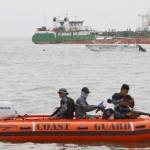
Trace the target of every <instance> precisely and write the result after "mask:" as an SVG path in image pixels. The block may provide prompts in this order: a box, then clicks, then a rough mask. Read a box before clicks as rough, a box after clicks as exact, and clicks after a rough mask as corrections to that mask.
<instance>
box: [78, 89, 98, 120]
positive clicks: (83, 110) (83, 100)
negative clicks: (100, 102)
mask: <svg viewBox="0 0 150 150" xmlns="http://www.w3.org/2000/svg"><path fill="white" fill-rule="evenodd" d="M89 93H90V91H89V89H88V88H87V87H83V88H82V90H81V95H80V97H79V98H78V99H77V100H76V105H75V114H76V118H95V116H93V115H87V112H90V111H93V110H96V109H97V108H98V106H96V105H89V104H88V103H87V97H88V95H89Z"/></svg>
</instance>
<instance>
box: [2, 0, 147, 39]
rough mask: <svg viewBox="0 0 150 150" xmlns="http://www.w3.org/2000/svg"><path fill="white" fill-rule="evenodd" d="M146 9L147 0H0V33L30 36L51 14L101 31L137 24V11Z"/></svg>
mask: <svg viewBox="0 0 150 150" xmlns="http://www.w3.org/2000/svg"><path fill="white" fill-rule="evenodd" d="M148 11H150V0H0V36H1V37H3V36H6V37H8V36H11V37H12V36H28V37H30V36H32V34H33V33H34V31H35V29H36V28H37V27H39V26H42V25H45V24H46V25H47V26H48V25H52V22H51V20H52V18H53V17H54V16H62V17H64V16H65V15H66V13H67V12H68V16H70V17H72V18H74V16H77V18H78V19H81V20H84V21H85V25H89V26H92V27H93V28H96V29H99V30H104V29H109V28H116V29H118V30H121V29H126V28H132V29H135V28H137V27H138V26H139V24H140V21H139V17H138V16H137V15H138V14H143V13H147V12H148Z"/></svg>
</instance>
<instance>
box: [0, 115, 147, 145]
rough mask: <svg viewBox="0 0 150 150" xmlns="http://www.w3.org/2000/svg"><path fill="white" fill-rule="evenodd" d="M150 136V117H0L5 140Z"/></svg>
mask: <svg viewBox="0 0 150 150" xmlns="http://www.w3.org/2000/svg"><path fill="white" fill-rule="evenodd" d="M148 140H150V119H149V118H139V119H130V120H104V119H100V118H99V119H89V120H88V119H80V120H78V119H71V120H65V119H57V120H55V119H48V117H42V116H37V117H35V116H34V117H31V116H30V117H25V118H23V119H22V118H21V119H20V118H19V119H18V118H16V119H14V120H1V121H0V141H5V142H40V143H42V142H137V141H138V142H142V141H148Z"/></svg>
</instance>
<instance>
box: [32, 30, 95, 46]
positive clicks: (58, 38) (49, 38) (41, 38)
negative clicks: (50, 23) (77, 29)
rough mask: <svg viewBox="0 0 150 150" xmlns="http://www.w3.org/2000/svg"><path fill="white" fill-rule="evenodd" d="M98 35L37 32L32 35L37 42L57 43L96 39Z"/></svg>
mask: <svg viewBox="0 0 150 150" xmlns="http://www.w3.org/2000/svg"><path fill="white" fill-rule="evenodd" d="M95 39H96V36H95V35H92V34H89V35H73V34H72V35H57V34H56V35H55V34H53V33H48V32H47V33H35V34H34V35H33V37H32V42H33V43H35V44H56V43H66V42H79V43H80V41H82V42H84V41H92V40H95Z"/></svg>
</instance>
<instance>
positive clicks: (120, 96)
mask: <svg viewBox="0 0 150 150" xmlns="http://www.w3.org/2000/svg"><path fill="white" fill-rule="evenodd" d="M129 90H130V87H129V85H127V84H123V85H122V86H121V90H120V92H119V93H115V94H114V95H113V96H112V100H111V103H113V104H114V105H117V104H119V103H120V102H121V101H122V100H123V98H124V97H125V96H127V95H128V92H129ZM129 106H130V107H131V108H133V107H134V100H133V99H132V100H131V101H130V105H129Z"/></svg>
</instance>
